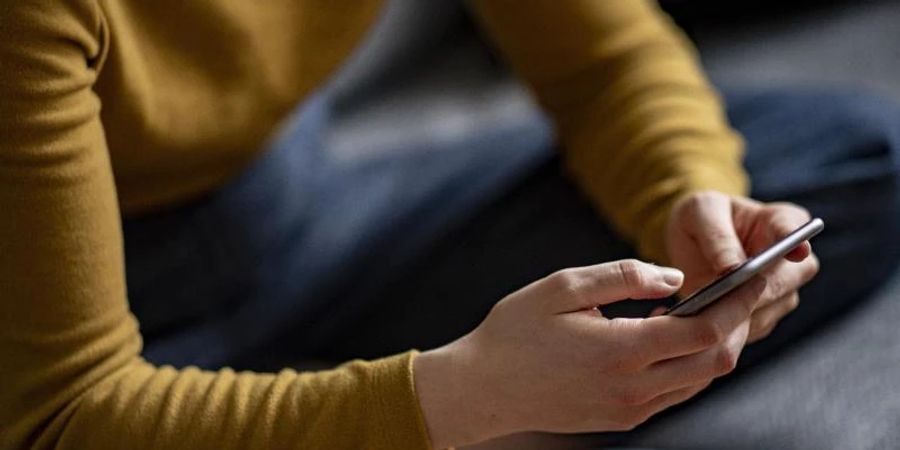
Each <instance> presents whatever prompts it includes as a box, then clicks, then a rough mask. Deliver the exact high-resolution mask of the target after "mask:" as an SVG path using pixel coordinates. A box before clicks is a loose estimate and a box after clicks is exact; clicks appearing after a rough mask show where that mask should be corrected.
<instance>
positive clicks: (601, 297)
mask: <svg viewBox="0 0 900 450" xmlns="http://www.w3.org/2000/svg"><path fill="white" fill-rule="evenodd" d="M682 281H683V275H682V274H681V272H679V271H678V270H676V269H671V268H665V267H658V266H654V265H650V264H646V263H642V262H639V261H636V260H623V261H616V262H611V263H606V264H599V265H596V266H590V267H581V268H574V269H566V270H562V271H559V272H556V273H554V274H552V275H550V276H548V277H546V278H543V279H541V280H538V281H536V282H534V283H532V284H530V285H528V286H526V287H525V288H523V289H521V290H519V291H517V292H515V293H513V294H511V295H509V296H508V297H506V298H504V299H503V300H501V301H500V302H498V303H497V304H496V305H495V306H494V308H493V309H492V310H491V312H490V314H488V316H487V318H486V319H485V320H484V321H483V322H482V323H481V325H479V326H478V328H476V329H475V330H474V331H472V332H471V333H469V334H468V335H466V336H464V337H462V338H460V339H459V340H457V341H455V342H453V343H451V344H448V345H446V346H444V347H441V348H438V349H435V350H431V351H428V352H425V353H422V354H421V355H419V356H417V357H416V359H415V362H414V371H415V385H416V391H417V393H418V396H419V402H420V405H421V407H422V411H423V414H424V416H425V421H426V424H427V426H428V431H429V434H430V436H431V440H432V444H433V445H434V447H436V448H445V447H450V446H459V445H465V444H470V443H474V442H479V441H482V440H486V439H490V438H493V437H498V436H502V435H506V434H510V433H515V432H520V431H554V432H598V431H612V430H628V429H631V428H633V427H635V426H636V425H638V424H640V423H642V422H644V421H645V420H647V418H649V417H650V416H652V415H654V414H656V413H657V412H659V411H662V410H663V409H666V408H668V407H670V406H672V405H675V404H677V403H680V402H683V401H685V400H687V399H689V398H690V397H692V396H694V395H695V394H696V393H697V392H699V391H700V390H702V389H703V388H705V387H706V386H708V385H709V383H710V382H711V381H712V380H713V379H714V378H716V377H719V376H722V375H724V374H726V373H728V372H730V371H731V370H732V369H734V367H735V364H736V362H737V359H738V356H739V355H740V353H741V350H742V349H743V347H744V344H745V342H746V340H747V333H748V330H749V318H750V313H751V312H752V311H753V307H754V305H755V303H756V301H757V299H758V298H759V295H760V293H761V292H762V291H763V289H764V288H765V281H764V279H762V278H754V279H753V280H751V281H750V282H748V283H746V284H745V285H744V286H742V287H740V288H739V289H737V290H735V291H733V292H732V293H731V294H729V295H728V296H726V297H725V298H723V299H722V300H721V301H719V302H717V303H716V304H714V305H712V306H710V307H708V308H706V309H705V310H704V311H703V312H702V313H701V314H699V315H696V316H693V317H687V318H685V317H673V316H656V317H650V318H646V319H620V318H616V319H607V318H605V317H603V315H602V314H601V313H600V312H599V311H597V310H596V309H595V307H597V306H600V305H604V304H608V303H613V302H617V301H621V300H624V299H629V298H630V299H650V298H661V297H666V296H669V295H671V294H673V293H675V292H676V291H678V289H679V288H680V286H681V284H682Z"/></svg>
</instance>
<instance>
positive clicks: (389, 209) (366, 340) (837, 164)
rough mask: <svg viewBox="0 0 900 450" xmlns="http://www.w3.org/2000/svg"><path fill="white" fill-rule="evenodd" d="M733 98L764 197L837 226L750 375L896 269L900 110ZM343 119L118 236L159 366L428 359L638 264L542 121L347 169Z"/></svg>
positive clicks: (309, 121) (819, 247) (837, 101)
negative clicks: (597, 267)
mask: <svg viewBox="0 0 900 450" xmlns="http://www.w3.org/2000/svg"><path fill="white" fill-rule="evenodd" d="M725 94H726V100H727V103H728V105H729V116H730V118H731V121H732V123H733V124H734V126H735V127H736V128H738V129H739V130H740V131H741V132H742V133H743V134H744V135H745V137H746V139H747V141H748V152H747V157H746V167H747V170H748V171H749V173H750V174H751V178H752V180H753V196H754V197H756V198H759V199H762V200H765V201H771V200H786V201H792V202H796V203H799V204H801V205H804V206H806V207H807V208H809V209H810V210H811V211H812V213H813V214H814V215H817V216H820V217H822V218H824V219H825V222H826V223H827V230H826V232H825V233H823V234H822V235H820V236H819V237H817V238H816V240H815V243H814V247H815V250H816V252H817V254H818V255H819V257H820V259H821V261H822V270H821V273H820V275H819V277H818V278H816V280H814V281H813V282H812V283H810V284H809V285H808V286H806V287H805V288H804V289H803V291H802V293H801V297H802V298H803V302H802V303H801V306H800V308H799V309H798V310H797V311H796V312H795V313H794V314H792V315H791V316H789V317H788V318H787V319H785V320H784V321H783V322H782V324H781V325H780V326H779V328H778V329H777V330H776V332H775V333H773V335H772V336H770V337H769V338H768V339H766V340H764V341H762V342H761V343H758V344H755V345H753V346H751V347H750V348H749V349H748V350H747V352H746V353H745V354H744V356H742V359H743V362H742V364H744V365H745V366H746V365H753V364H756V363H757V362H758V361H761V360H763V359H764V358H765V357H768V356H769V355H772V354H773V353H775V352H776V351H777V350H778V349H779V348H783V347H785V346H786V345H788V344H789V343H790V342H791V341H792V340H795V339H799V338H801V337H802V336H804V335H806V334H808V333H810V332H813V331H815V330H816V329H818V328H820V327H822V326H824V325H825V324H827V322H828V320H830V319H832V318H834V317H836V316H838V315H839V314H840V313H843V312H847V311H849V310H850V309H851V308H852V307H853V306H855V305H858V304H860V303H862V302H863V301H864V299H865V298H866V296H867V295H868V294H869V293H870V292H871V291H873V290H874V289H875V288H877V286H878V285H879V284H880V283H881V282H883V281H884V280H885V279H886V278H887V277H888V275H889V274H890V273H891V272H892V271H893V270H895V268H896V267H897V265H898V263H900V233H898V230H900V107H898V106H897V105H895V104H892V103H890V102H888V101H885V100H882V99H879V98H875V97H872V96H869V95H865V94H861V93H854V92H823V91H813V90H808V91H803V90H797V89H791V90H786V89H785V90H758V89H725ZM330 120H331V118H330V107H329V102H328V100H327V99H326V98H316V99H314V100H312V101H310V102H308V103H307V104H306V105H304V106H303V108H302V109H301V110H300V112H299V113H298V114H297V116H296V117H295V118H294V119H293V120H292V122H291V123H292V125H291V127H289V129H288V130H287V131H286V132H285V133H284V134H283V135H282V136H281V138H280V139H279V140H277V142H276V143H275V144H274V145H273V147H272V148H271V149H269V151H267V152H266V153H265V154H263V155H262V156H261V157H260V158H259V160H258V161H257V162H256V163H255V164H254V165H253V166H252V167H250V168H248V169H247V170H246V171H245V173H243V174H242V175H240V176H239V177H238V178H237V179H235V180H234V181H233V182H232V183H230V184H229V185H228V186H226V187H224V188H223V189H221V190H220V191H218V192H216V193H214V194H211V195H209V196H208V197H207V198H204V199H200V200H197V201H195V202H194V203H192V204H189V205H185V206H182V207H179V208H177V209H173V210H169V211H165V212H161V213H157V214H153V215H149V216H144V217H138V218H128V219H126V220H125V221H124V230H125V244H126V260H127V277H128V292H129V298H130V302H131V307H132V310H133V311H134V313H135V314H136V316H137V317H138V319H139V320H140V322H141V327H142V332H143V334H144V336H145V351H144V354H145V357H146V358H148V359H149V360H150V361H153V362H156V363H168V364H174V365H176V366H183V365H187V364H196V365H199V366H201V367H207V368H214V367H219V366H222V365H231V366H236V367H239V368H253V369H272V368H277V367H280V366H283V365H285V364H290V363H292V362H295V361H298V360H302V359H309V358H314V359H324V360H329V361H340V360H344V359H347V358H352V357H369V358H371V357H377V356H382V355H386V354H390V353H394V352H398V351H403V350H406V349H409V348H430V347H433V346H437V345H441V344H443V343H446V342H448V341H450V340H452V339H454V338H456V337H458V336H460V335H462V334H464V333H465V332H467V331H469V330H471V329H472V328H473V327H474V326H476V325H477V324H478V323H479V322H480V320H481V319H482V318H483V317H484V315H485V314H486V312H487V311H488V310H489V309H490V307H491V306H492V305H493V304H494V302H496V301H497V300H499V299H500V298H502V297H503V296H504V295H506V294H508V293H509V292H511V291H513V290H515V289H518V288H520V287H522V286H524V285H525V284H527V283H529V282H531V281H533V280H535V279H537V278H538V277H541V276H544V275H546V274H547V273H549V272H552V271H554V270H558V269H560V268H563V267H571V266H577V265H586V264H594V263H597V262H601V261H608V260H613V259H619V258H624V257H629V256H633V250H632V248H631V247H630V246H629V245H627V244H626V243H624V242H623V241H622V240H620V239H619V238H618V237H617V236H616V235H615V234H614V233H613V232H612V231H611V230H610V228H609V227H608V226H607V224H606V223H605V221H604V220H603V218H601V217H598V216H597V215H596V214H595V213H594V211H593V210H592V209H591V207H590V206H589V205H588V203H587V202H586V201H585V199H584V197H583V196H582V194H581V193H580V192H578V190H577V189H576V188H575V187H574V186H573V184H572V183H571V182H570V181H569V180H568V179H566V178H565V177H564V176H563V174H562V171H561V169H560V165H559V162H558V158H557V157H556V156H555V155H554V151H553V136H552V133H551V132H550V127H549V126H548V125H547V123H546V121H544V120H543V119H540V118H536V119H535V120H534V121H533V122H531V123H523V124H521V126H517V127H511V128H508V129H490V130H485V131H484V132H483V133H479V134H477V135H473V136H466V137H464V138H461V139H456V140H448V141H435V142H427V143H422V144H420V145H410V148H409V149H399V150H398V149H391V151H390V152H383V151H375V152H373V153H374V154H378V155H381V156H376V157H372V158H365V159H359V160H349V161H348V160H343V159H340V158H335V157H334V155H332V154H331V153H329V152H328V151H327V140H326V139H325V138H324V136H326V133H327V130H328V124H329V121H330ZM382 150H383V149H382ZM649 307H650V305H648V304H647V303H646V302H641V303H640V304H636V303H635V304H623V305H618V306H616V307H615V308H613V310H612V311H610V313H612V314H629V315H632V314H641V313H642V312H643V311H644V309H643V308H649Z"/></svg>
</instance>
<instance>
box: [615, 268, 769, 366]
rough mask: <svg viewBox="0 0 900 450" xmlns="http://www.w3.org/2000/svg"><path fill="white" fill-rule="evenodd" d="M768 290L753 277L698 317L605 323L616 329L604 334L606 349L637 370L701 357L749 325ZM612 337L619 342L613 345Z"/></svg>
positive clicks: (668, 317)
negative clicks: (763, 294) (675, 360)
mask: <svg viewBox="0 0 900 450" xmlns="http://www.w3.org/2000/svg"><path fill="white" fill-rule="evenodd" d="M765 287H766V281H765V279H764V278H762V277H758V276H757V277H754V278H752V279H751V280H750V281H748V282H747V283H744V284H743V285H742V286H741V287H739V288H737V289H735V290H734V291H732V292H730V293H728V294H727V295H726V296H725V297H723V298H722V299H721V300H719V301H718V302H716V303H715V304H713V305H710V306H709V307H707V308H706V309H704V310H703V311H701V313H700V314H698V315H696V316H691V317H675V316H657V317H650V318H646V319H623V318H616V319H612V320H609V321H607V322H606V323H607V324H608V326H613V327H617V329H616V330H614V332H613V333H604V334H603V339H604V342H605V343H606V345H607V346H609V345H613V346H614V347H612V348H614V349H616V351H619V352H622V354H627V355H629V358H630V361H632V364H634V365H636V366H638V367H646V366H649V365H651V364H654V363H656V362H659V361H663V360H667V359H672V358H676V357H679V356H685V355H692V354H695V353H699V352H702V351H704V350H707V349H709V348H711V347H714V346H717V345H719V344H721V343H722V342H724V341H725V340H726V339H727V338H728V336H729V335H731V333H732V332H733V331H734V330H736V329H737V328H738V327H740V326H742V325H743V324H744V323H745V322H747V321H749V319H750V315H751V313H752V311H753V307H754V305H755V303H756V301H757V300H758V298H759V295H760V293H761V292H762V291H763V290H764V289H765ZM610 335H612V336H614V337H615V338H616V339H617V341H615V342H613V343H610V342H609V341H608V339H609V336H610ZM598 338H599V335H598ZM598 345H599V343H598Z"/></svg>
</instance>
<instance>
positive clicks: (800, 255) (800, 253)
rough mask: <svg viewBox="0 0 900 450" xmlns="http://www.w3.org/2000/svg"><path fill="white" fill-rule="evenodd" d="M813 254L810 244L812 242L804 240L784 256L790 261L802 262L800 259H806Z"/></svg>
mask: <svg viewBox="0 0 900 450" xmlns="http://www.w3.org/2000/svg"><path fill="white" fill-rule="evenodd" d="M811 254H812V245H810V243H809V242H808V241H807V242H803V243H802V244H800V245H798V246H797V248H795V249H793V250H791V251H790V252H788V254H787V255H785V256H784V257H785V258H786V259H787V260H788V261H792V262H800V261H803V260H804V259H806V258H807V257H808V256H809V255H811Z"/></svg>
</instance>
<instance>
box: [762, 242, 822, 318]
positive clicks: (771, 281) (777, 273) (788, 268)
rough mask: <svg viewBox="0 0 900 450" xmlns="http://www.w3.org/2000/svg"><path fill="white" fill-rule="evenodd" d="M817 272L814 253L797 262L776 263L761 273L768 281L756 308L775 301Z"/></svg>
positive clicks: (816, 260) (798, 286) (817, 266)
mask: <svg viewBox="0 0 900 450" xmlns="http://www.w3.org/2000/svg"><path fill="white" fill-rule="evenodd" d="M818 272H819V259H818V258H817V257H816V255H815V254H810V256H809V257H808V258H806V259H804V260H803V261H801V262H797V263H792V262H788V261H782V262H779V263H777V264H776V265H775V266H773V267H772V268H771V269H769V270H767V271H766V272H765V273H764V275H763V276H765V277H766V279H767V280H768V282H767V284H766V290H765V292H763V294H762V297H761V298H760V301H759V303H758V304H757V305H756V309H760V308H765V307H767V306H770V305H773V304H775V303H777V302H778V301H779V300H780V299H783V298H785V297H786V296H788V295H789V294H791V293H792V292H795V291H796V290H798V289H800V287H802V286H803V285H805V284H806V283H808V282H809V281H810V280H812V279H813V277H815V276H816V274H817V273H818Z"/></svg>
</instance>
